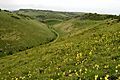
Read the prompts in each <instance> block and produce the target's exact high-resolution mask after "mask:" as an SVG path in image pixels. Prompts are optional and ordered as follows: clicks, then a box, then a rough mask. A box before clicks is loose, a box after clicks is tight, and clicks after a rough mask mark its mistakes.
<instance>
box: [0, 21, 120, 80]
mask: <svg viewBox="0 0 120 80" xmlns="http://www.w3.org/2000/svg"><path fill="white" fill-rule="evenodd" d="M95 23H96V21H85V24H84V21H83V22H81V21H80V22H79V20H78V23H77V25H74V24H73V23H71V24H72V25H74V27H80V29H79V28H78V29H79V30H77V31H78V32H79V31H80V30H83V29H86V30H85V31H82V32H80V33H78V34H76V35H74V36H71V37H68V38H66V39H65V40H61V41H59V42H55V43H54V44H46V45H42V46H39V47H37V48H32V49H30V50H26V51H23V52H20V53H17V54H14V55H11V56H6V57H4V58H1V59H0V79H7V80H11V79H13V80H14V79H17V80H19V79H20V80H22V79H23V80H100V79H101V80H116V79H118V80H119V79H120V23H118V22H116V21H111V20H109V21H102V23H101V22H100V23H97V24H96V25H97V26H95ZM86 24H89V25H90V26H89V25H86ZM92 24H93V27H92ZM82 26H88V27H85V28H83V27H82ZM88 28H89V29H88ZM73 30H74V29H73ZM77 31H76V32H77Z"/></svg>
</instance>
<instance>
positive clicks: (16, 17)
mask: <svg viewBox="0 0 120 80" xmlns="http://www.w3.org/2000/svg"><path fill="white" fill-rule="evenodd" d="M11 17H13V18H15V19H20V18H19V17H18V16H11Z"/></svg>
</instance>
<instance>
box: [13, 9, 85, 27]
mask: <svg viewBox="0 0 120 80" xmlns="http://www.w3.org/2000/svg"><path fill="white" fill-rule="evenodd" d="M15 13H17V14H23V15H27V16H30V17H31V18H33V19H36V20H38V21H41V22H44V23H46V24H49V25H54V24H57V23H60V22H62V21H65V20H68V19H71V18H73V17H75V16H78V15H82V14H84V13H80V12H79V13H77V12H76V13H74V12H59V11H50V10H34V9H20V10H18V11H15Z"/></svg>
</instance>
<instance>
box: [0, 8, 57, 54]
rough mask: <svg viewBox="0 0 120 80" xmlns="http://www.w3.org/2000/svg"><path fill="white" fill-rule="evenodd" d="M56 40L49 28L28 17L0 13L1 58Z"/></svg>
mask: <svg viewBox="0 0 120 80" xmlns="http://www.w3.org/2000/svg"><path fill="white" fill-rule="evenodd" d="M54 38H55V35H54V33H52V32H51V30H49V29H48V27H47V26H46V25H45V24H43V23H40V22H38V21H35V20H32V19H30V17H28V16H20V15H17V14H15V13H12V12H9V11H6V10H5V11H0V56H2V55H7V54H13V53H15V52H18V51H22V50H25V49H29V48H31V47H34V46H37V45H40V44H44V43H47V42H49V41H51V40H53V39H54Z"/></svg>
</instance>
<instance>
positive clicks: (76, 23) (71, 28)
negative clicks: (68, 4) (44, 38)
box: [53, 18, 104, 40]
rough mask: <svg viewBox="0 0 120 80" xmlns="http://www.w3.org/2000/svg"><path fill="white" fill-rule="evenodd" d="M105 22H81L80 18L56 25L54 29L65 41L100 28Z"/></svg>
mask: <svg viewBox="0 0 120 80" xmlns="http://www.w3.org/2000/svg"><path fill="white" fill-rule="evenodd" d="M103 22H104V21H95V20H80V19H79V18H74V19H70V20H68V21H64V22H62V23H60V24H56V25H54V26H53V28H54V29H55V30H56V31H57V32H58V33H59V34H60V39H62V40H65V39H66V38H68V37H72V36H74V35H77V34H80V33H83V32H85V31H87V30H89V29H91V28H94V27H96V26H99V25H100V24H102V23H103Z"/></svg>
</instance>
